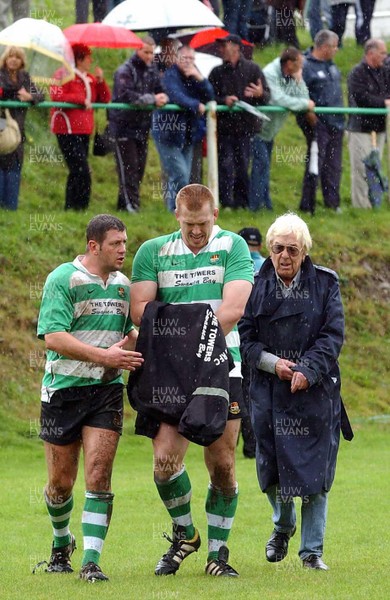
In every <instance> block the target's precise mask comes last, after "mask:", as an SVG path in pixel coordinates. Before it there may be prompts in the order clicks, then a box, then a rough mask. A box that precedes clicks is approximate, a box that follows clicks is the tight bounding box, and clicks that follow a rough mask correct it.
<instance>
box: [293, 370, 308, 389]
mask: <svg viewBox="0 0 390 600" xmlns="http://www.w3.org/2000/svg"><path fill="white" fill-rule="evenodd" d="M308 387H309V382H308V380H307V379H306V377H305V376H304V374H303V373H300V371H295V372H294V374H293V376H292V379H291V393H292V394H294V393H295V392H298V391H299V390H307V388H308Z"/></svg>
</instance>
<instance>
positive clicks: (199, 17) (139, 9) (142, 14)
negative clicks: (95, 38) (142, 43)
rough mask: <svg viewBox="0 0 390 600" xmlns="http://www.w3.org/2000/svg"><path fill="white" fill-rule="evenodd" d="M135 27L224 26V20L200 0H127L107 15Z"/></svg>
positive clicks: (110, 21)
mask: <svg viewBox="0 0 390 600" xmlns="http://www.w3.org/2000/svg"><path fill="white" fill-rule="evenodd" d="M103 23H106V24H107V25H121V26H122V27H126V28H127V29H131V30H132V31H148V30H149V29H160V28H164V27H175V28H180V27H203V26H204V27H207V26H210V27H212V26H216V27H223V23H222V21H220V20H219V19H218V17H217V16H216V15H215V14H214V13H213V12H212V11H211V10H210V9H209V8H207V7H206V6H205V5H204V4H202V2H199V0H125V1H124V2H121V3H120V4H118V5H117V6H116V7H115V8H113V9H112V11H110V12H109V13H108V15H107V16H106V17H105V18H104V19H103Z"/></svg>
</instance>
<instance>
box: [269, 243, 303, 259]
mask: <svg viewBox="0 0 390 600" xmlns="http://www.w3.org/2000/svg"><path fill="white" fill-rule="evenodd" d="M275 248H280V250H278V251H276V250H275ZM285 250H287V253H288V255H289V257H290V258H297V257H298V256H299V255H300V253H301V252H302V250H303V248H298V246H283V244H272V246H271V252H272V254H282V252H284V251H285Z"/></svg>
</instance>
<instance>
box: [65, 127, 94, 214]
mask: <svg viewBox="0 0 390 600" xmlns="http://www.w3.org/2000/svg"><path fill="white" fill-rule="evenodd" d="M57 139H58V145H59V147H60V148H61V151H62V154H63V155H64V158H65V162H66V164H67V166H68V169H69V175H68V179H67V182H66V193H65V210H67V209H69V208H73V209H75V210H84V209H86V208H87V207H88V204H89V200H90V197H91V172H90V169H89V164H88V148H89V135H84V134H83V135H76V134H73V133H71V134H58V135H57Z"/></svg>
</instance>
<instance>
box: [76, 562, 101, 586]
mask: <svg viewBox="0 0 390 600" xmlns="http://www.w3.org/2000/svg"><path fill="white" fill-rule="evenodd" d="M80 579H84V580H85V581H89V582H90V583H95V581H108V577H107V575H105V574H104V573H103V571H102V570H101V568H100V567H99V565H97V564H96V563H94V562H88V563H87V564H86V565H84V566H83V567H81V571H80Z"/></svg>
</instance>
